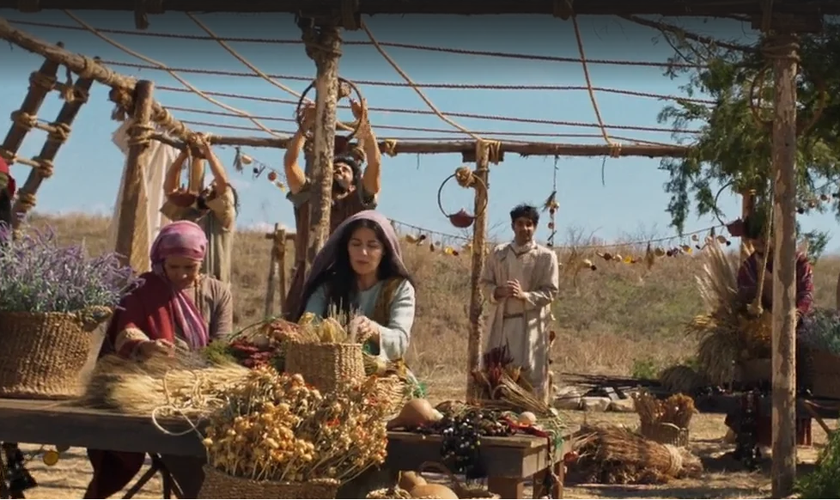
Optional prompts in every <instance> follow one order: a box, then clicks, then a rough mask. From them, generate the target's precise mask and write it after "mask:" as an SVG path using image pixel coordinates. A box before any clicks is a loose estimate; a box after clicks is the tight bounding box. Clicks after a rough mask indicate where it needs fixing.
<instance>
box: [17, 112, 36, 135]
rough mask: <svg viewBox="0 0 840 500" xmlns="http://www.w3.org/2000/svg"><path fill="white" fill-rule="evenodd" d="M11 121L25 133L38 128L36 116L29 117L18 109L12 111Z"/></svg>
mask: <svg viewBox="0 0 840 500" xmlns="http://www.w3.org/2000/svg"><path fill="white" fill-rule="evenodd" d="M11 119H12V122H14V124H15V125H17V126H18V127H20V128H22V129H24V130H26V131H27V132H29V131H30V130H32V129H33V128H36V127H37V126H38V117H37V116H35V115H30V114H29V113H27V112H26V111H23V110H20V109H19V110H17V111H12V115H11Z"/></svg>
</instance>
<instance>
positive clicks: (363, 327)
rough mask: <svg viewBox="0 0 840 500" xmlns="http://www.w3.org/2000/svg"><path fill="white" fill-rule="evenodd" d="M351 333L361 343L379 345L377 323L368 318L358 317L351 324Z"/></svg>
mask: <svg viewBox="0 0 840 500" xmlns="http://www.w3.org/2000/svg"><path fill="white" fill-rule="evenodd" d="M350 332H351V333H352V334H355V336H356V340H357V341H359V342H362V343H364V342H375V343H379V328H377V325H376V323H374V322H373V321H371V320H370V319H369V318H368V317H366V316H356V317H355V318H353V320H352V321H351V322H350Z"/></svg>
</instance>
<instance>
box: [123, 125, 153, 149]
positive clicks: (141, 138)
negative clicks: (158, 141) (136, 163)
mask: <svg viewBox="0 0 840 500" xmlns="http://www.w3.org/2000/svg"><path fill="white" fill-rule="evenodd" d="M154 132H155V127H154V125H152V124H149V123H132V124H131V125H130V126H129V127H128V133H129V138H128V145H129V146H148V145H149V143H150V142H151V140H152V135H153V134H154Z"/></svg>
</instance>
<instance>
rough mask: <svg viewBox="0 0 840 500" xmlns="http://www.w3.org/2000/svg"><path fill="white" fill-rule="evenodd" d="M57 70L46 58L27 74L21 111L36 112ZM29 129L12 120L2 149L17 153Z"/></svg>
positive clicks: (53, 80) (50, 87)
mask: <svg viewBox="0 0 840 500" xmlns="http://www.w3.org/2000/svg"><path fill="white" fill-rule="evenodd" d="M58 46H59V47H61V46H62V45H61V44H59V45H58ZM57 72H58V63H56V62H55V61H51V60H49V59H47V60H45V61H44V62H43V64H41V67H40V68H39V69H38V71H35V72H33V73H32V74H31V75H29V91H28V92H27V93H26V97H25V98H24V99H23V104H21V106H20V111H21V112H22V113H27V114H29V115H32V116H35V115H37V114H38V110H39V109H41V105H42V104H44V99H46V97H47V94H49V93H50V91H51V90H52V89H53V88H54V86H55V75H56V73H57ZM29 130H30V129H29V127H26V126H25V123H22V122H19V121H14V122H12V127H11V128H10V129H9V132H8V133H7V134H6V138H5V139H4V140H3V147H2V149H3V150H4V151H7V152H9V153H11V154H12V155H14V154H17V152H18V149H20V146H21V144H23V139H24V138H25V137H26V134H27V133H28V132H29Z"/></svg>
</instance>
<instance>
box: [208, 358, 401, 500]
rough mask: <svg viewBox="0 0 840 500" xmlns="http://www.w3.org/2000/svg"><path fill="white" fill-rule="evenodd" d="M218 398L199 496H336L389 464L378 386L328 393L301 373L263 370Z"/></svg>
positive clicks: (382, 409)
mask: <svg viewBox="0 0 840 500" xmlns="http://www.w3.org/2000/svg"><path fill="white" fill-rule="evenodd" d="M219 397H220V399H222V400H223V401H224V403H223V404H222V405H220V406H219V407H218V409H217V410H216V411H215V412H213V413H212V414H211V415H210V416H209V417H208V419H207V425H206V427H205V433H206V435H205V437H204V440H203V443H204V446H205V447H206V448H207V459H208V460H207V462H208V463H207V470H206V472H207V474H208V478H209V479H205V482H204V484H203V486H202V490H201V493H200V494H199V498H335V496H336V494H337V492H338V487H339V486H340V485H341V484H342V483H343V482H345V481H347V480H349V479H351V478H354V477H356V476H358V475H359V474H360V473H362V472H364V471H365V470H367V469H368V468H369V467H371V466H374V465H379V464H382V463H383V462H384V461H385V454H386V450H387V445H388V437H387V431H386V429H385V416H386V415H385V407H384V405H383V404H382V403H381V402H380V401H378V400H377V398H376V396H375V392H374V387H373V385H372V384H367V383H366V384H361V385H359V386H356V387H349V386H344V387H342V388H341V389H339V390H337V391H335V392H331V393H329V394H324V395H322V394H321V393H320V392H319V391H318V390H317V389H313V388H312V387H311V386H310V385H309V384H308V383H306V381H305V380H304V379H303V377H302V376H301V375H299V374H294V375H290V374H286V373H284V374H278V373H277V372H276V371H275V370H274V369H273V368H270V367H266V366H263V367H258V368H255V369H253V370H250V371H249V373H248V375H247V376H246V378H245V379H244V380H243V381H242V382H240V383H238V384H234V385H233V386H231V387H230V388H229V389H227V390H226V391H224V392H223V393H222V394H220V395H219Z"/></svg>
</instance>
